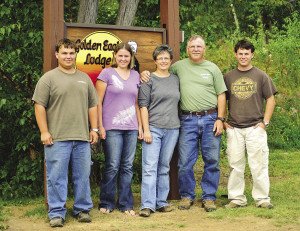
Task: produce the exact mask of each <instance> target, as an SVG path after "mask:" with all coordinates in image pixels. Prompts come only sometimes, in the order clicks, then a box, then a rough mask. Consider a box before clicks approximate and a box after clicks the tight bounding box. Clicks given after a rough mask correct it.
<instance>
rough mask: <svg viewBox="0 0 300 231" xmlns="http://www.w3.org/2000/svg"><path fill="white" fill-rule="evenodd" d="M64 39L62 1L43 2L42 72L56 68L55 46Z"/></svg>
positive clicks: (50, 0) (47, 0) (49, 0)
mask: <svg viewBox="0 0 300 231" xmlns="http://www.w3.org/2000/svg"><path fill="white" fill-rule="evenodd" d="M63 37H64V1H63V0H44V66H43V70H44V72H46V71H49V70H51V69H53V68H55V67H57V60H56V58H55V55H54V52H55V44H56V43H57V42H58V41H59V40H60V39H62V38H63Z"/></svg>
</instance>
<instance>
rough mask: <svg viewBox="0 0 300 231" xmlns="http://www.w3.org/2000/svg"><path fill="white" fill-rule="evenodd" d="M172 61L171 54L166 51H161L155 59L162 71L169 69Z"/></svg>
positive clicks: (158, 68)
mask: <svg viewBox="0 0 300 231" xmlns="http://www.w3.org/2000/svg"><path fill="white" fill-rule="evenodd" d="M171 63H172V60H171V58H170V54H169V52H166V51H163V52H161V53H160V54H159V55H158V56H157V57H156V60H155V64H156V69H157V70H161V71H165V70H169V68H170V65H171Z"/></svg>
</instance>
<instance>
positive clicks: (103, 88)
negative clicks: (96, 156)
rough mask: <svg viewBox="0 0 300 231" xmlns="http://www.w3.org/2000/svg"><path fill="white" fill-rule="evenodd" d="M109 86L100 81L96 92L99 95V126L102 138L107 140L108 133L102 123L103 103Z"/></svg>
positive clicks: (97, 83)
mask: <svg viewBox="0 0 300 231" xmlns="http://www.w3.org/2000/svg"><path fill="white" fill-rule="evenodd" d="M106 87H107V84H106V83H104V82H103V81H101V80H98V81H97V82H96V90H97V93H98V99H99V100H98V126H99V132H100V138H101V139H105V138H106V132H105V129H104V127H103V122H102V103H103V99H104V95H105V91H106Z"/></svg>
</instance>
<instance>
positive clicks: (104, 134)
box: [99, 127, 106, 140]
mask: <svg viewBox="0 0 300 231" xmlns="http://www.w3.org/2000/svg"><path fill="white" fill-rule="evenodd" d="M99 134H100V139H102V140H105V138H106V131H105V128H104V127H99Z"/></svg>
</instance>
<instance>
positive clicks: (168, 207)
mask: <svg viewBox="0 0 300 231" xmlns="http://www.w3.org/2000/svg"><path fill="white" fill-rule="evenodd" d="M174 209H175V208H174V206H173V205H166V206H163V207H160V208H159V209H157V211H158V212H162V213H168V212H171V211H173V210H174Z"/></svg>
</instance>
